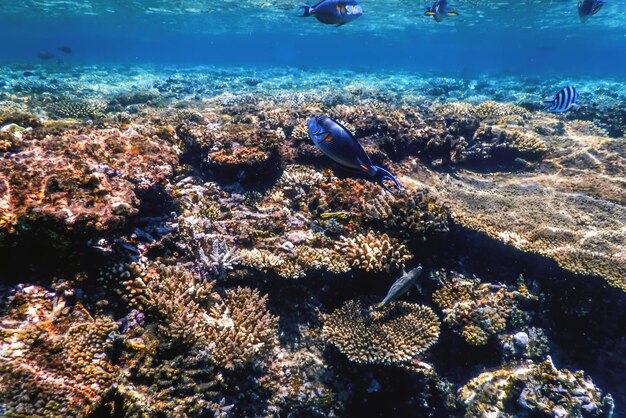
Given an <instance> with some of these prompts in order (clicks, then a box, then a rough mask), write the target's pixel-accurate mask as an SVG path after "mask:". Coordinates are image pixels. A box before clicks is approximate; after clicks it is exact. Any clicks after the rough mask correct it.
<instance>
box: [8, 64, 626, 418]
mask: <svg viewBox="0 0 626 418" xmlns="http://www.w3.org/2000/svg"><path fill="white" fill-rule="evenodd" d="M0 72H1V73H2V74H5V75H7V76H6V77H2V78H1V80H0V85H1V86H2V91H0V247H1V248H2V250H3V251H1V252H0V254H1V256H2V260H0V261H2V263H1V264H2V267H3V268H2V269H0V270H1V271H0V279H1V280H0V294H1V295H2V297H1V298H0V309H1V313H0V315H1V316H0V372H1V373H0V415H8V416H41V415H44V416H45V415H48V416H128V417H137V418H139V417H147V416H150V417H169V416H181V417H183V416H186V417H200V416H220V417H223V416H307V417H308V416H312V417H332V416H368V415H374V414H376V415H378V416H388V415H390V414H391V415H394V414H395V415H402V416H422V415H423V416H435V415H437V416H438V415H445V416H457V415H460V414H462V413H463V412H465V413H466V416H483V415H493V416H496V415H497V416H535V415H537V416H539V415H541V416H543V415H546V416H547V415H554V416H565V415H567V414H569V415H571V416H609V415H610V413H611V411H612V408H613V407H612V401H611V398H610V397H609V396H608V395H607V396H605V397H603V395H602V393H601V392H600V390H599V389H598V388H597V387H595V385H593V383H591V380H590V379H589V378H588V377H587V375H586V374H584V373H583V372H577V373H574V374H572V373H569V372H568V371H566V370H557V369H556V368H555V367H554V366H553V365H552V363H551V362H550V360H548V361H546V360H545V359H546V356H547V355H548V354H551V355H552V356H554V358H555V361H566V362H568V363H567V364H568V367H570V366H569V365H575V367H576V368H584V369H585V370H586V371H588V372H589V373H590V374H591V375H593V377H594V379H595V380H596V382H602V385H603V386H604V385H606V387H607V389H609V391H610V392H611V393H612V394H613V395H615V397H616V403H617V404H618V405H620V404H621V403H623V399H624V396H626V395H624V393H623V390H622V388H621V387H620V386H619V385H620V384H621V380H620V379H621V376H622V375H623V374H624V373H625V371H624V362H623V361H622V358H621V357H620V352H621V351H623V350H622V348H623V347H621V346H623V344H622V343H623V341H622V340H623V338H621V337H620V335H621V334H619V330H620V329H622V328H623V324H624V323H625V321H626V319H625V317H624V315H623V312H624V310H623V309H622V308H623V306H622V303H623V299H620V297H621V296H623V295H622V294H621V293H620V292H618V291H616V290H615V289H612V288H611V287H609V286H596V285H595V284H596V282H595V281H594V280H596V279H595V278H593V277H576V276H575V275H574V274H570V273H568V272H567V271H564V270H562V269H559V268H558V266H557V264H558V265H559V266H561V267H563V268H565V269H567V270H570V271H571V272H576V273H580V274H583V275H586V276H591V275H597V276H601V277H602V278H604V279H605V280H607V281H608V282H609V283H611V284H613V285H615V286H617V287H620V288H622V289H626V285H625V284H624V283H625V282H624V280H625V279H624V277H626V274H625V272H626V264H625V262H624V260H626V256H625V253H624V248H626V245H625V244H626V243H625V242H624V239H625V238H624V234H623V231H624V228H625V227H626V226H625V221H624V219H626V217H625V216H624V202H626V183H625V182H624V177H625V174H626V160H625V157H624V156H625V155H626V145H625V143H624V141H623V140H621V139H620V140H617V139H612V138H610V137H607V134H608V135H615V134H617V133H619V132H620V130H623V125H624V124H623V118H622V116H623V115H622V114H621V113H620V110H619V109H620V105H619V104H621V107H622V108H623V103H624V102H626V95H624V94H623V93H616V94H614V95H613V96H611V97H608V96H606V95H598V96H597V97H598V99H595V98H592V97H590V98H589V99H588V100H589V102H588V104H586V105H585V106H584V109H581V110H580V111H577V112H576V113H573V112H568V113H567V114H560V115H553V114H547V113H545V112H540V111H535V109H536V105H535V104H534V102H535V99H536V97H535V96H536V95H537V92H543V91H549V90H550V91H551V89H552V88H553V85H554V82H555V81H556V80H551V79H546V80H543V79H541V80H537V81H536V82H533V83H535V84H534V85H533V86H532V87H529V86H530V85H531V84H529V82H527V81H520V80H516V79H515V78H514V77H499V76H498V77H493V78H492V77H491V76H489V77H488V76H485V77H482V76H481V77H478V78H476V79H473V80H472V79H468V78H461V77H434V76H423V75H419V76H417V75H414V74H403V75H399V74H397V73H395V72H390V73H388V74H386V75H385V76H384V77H381V75H380V74H378V73H371V74H366V73H363V72H360V71H347V70H346V71H338V72H337V73H332V74H331V73H329V72H325V71H323V70H320V71H317V70H316V71H310V70H306V69H295V68H281V69H278V68H274V69H264V70H260V69H258V70H255V73H250V71H249V68H244V67H242V68H222V67H219V68H218V67H206V68H203V69H202V71H196V70H193V71H192V70H190V71H182V70H181V69H176V68H167V69H165V68H160V69H156V68H153V69H147V68H142V69H141V70H134V69H130V70H129V69H128V68H121V67H114V66H112V67H107V68H99V67H83V66H76V67H75V68H74V67H73V68H65V67H63V68H62V67H59V68H56V67H55V68H47V67H38V66H34V67H33V68H28V69H27V70H25V69H24V68H15V67H11V66H6V67H3V68H2V69H0ZM49 73H50V74H54V77H52V76H50V77H49V76H48V75H49ZM26 74H28V75H26ZM44 75H45V76H44ZM296 78H297V80H298V81H297V82H294V79H296ZM321 80H324V82H323V86H328V87H327V88H325V87H323V86H322V85H321V84H322V83H320V81H321ZM578 81H579V82H581V83H582V82H583V80H578ZM606 83H607V86H609V87H606V88H607V89H610V88H611V89H615V90H616V91H623V87H622V86H621V85H620V84H619V83H616V82H611V81H606ZM503 86H504V87H505V88H503ZM587 86H589V84H587ZM620 89H621V90H620ZM581 91H582V90H581ZM478 92H480V93H478ZM603 94H604V93H603ZM620 94H622V96H620ZM600 97H602V99H600ZM444 100H445V101H444ZM602 101H605V102H606V103H601V102H602ZM104 104H106V108H105V107H103V106H104ZM605 110H607V111H609V112H608V113H607V114H606V115H604V114H601V112H603V111H605ZM321 113H324V114H329V115H331V116H332V117H334V118H336V119H337V120H339V121H341V122H342V123H343V124H345V125H346V126H348V127H349V128H350V130H351V131H352V132H354V134H355V136H356V137H357V138H358V139H359V141H360V142H361V144H362V145H363V147H364V148H365V149H366V151H367V152H368V154H369V155H370V156H371V158H372V161H373V163H374V164H377V165H381V166H384V167H386V168H387V169H389V171H391V172H393V173H394V175H397V177H398V179H399V180H400V182H401V184H402V186H403V190H401V191H399V192H398V193H395V194H390V193H386V192H385V191H383V190H382V189H381V187H380V186H379V185H378V184H377V183H376V182H375V181H373V179H372V178H370V177H368V176H367V175H363V174H362V173H361V174H359V173H354V172H351V171H350V170H345V169H344V168H343V167H341V166H340V165H337V164H335V163H334V162H333V161H332V160H331V159H328V158H326V157H325V156H324V155H323V154H322V153H321V152H320V151H319V150H318V149H317V148H316V147H315V146H314V145H313V144H312V143H311V141H310V139H309V138H308V134H307V130H306V121H307V120H308V118H310V117H311V115H315V114H321ZM609 117H612V118H614V120H609ZM49 118H53V119H54V120H50V119H49ZM476 232H479V233H476ZM444 234H445V235H444ZM42 238H45V239H42ZM495 240H498V241H500V242H495ZM483 245H485V248H488V249H489V250H485V251H483ZM33 248H34V250H33ZM475 248H480V249H479V250H476V249H475ZM516 249H517V250H522V251H527V252H531V253H536V254H539V255H541V256H544V257H546V258H547V259H542V258H541V257H536V256H532V255H529V254H522V253H521V252H520V251H516ZM37 251H43V253H39V252H37ZM72 251H76V253H72ZM68 254H70V255H68ZM75 254H79V255H82V254H88V256H87V257H84V259H83V258H81V257H80V256H75ZM46 255H47V256H48V257H51V258H55V263H57V264H59V265H61V266H60V267H57V266H56V265H55V266H53V267H48V266H47V265H45V263H42V262H41V259H40V257H43V256H46ZM66 255H67V257H66ZM501 255H504V257H502V260H500V257H499V256H501ZM413 258H414V259H415V260H414V262H415V264H419V265H420V266H424V269H425V270H426V271H433V270H435V271H438V273H435V274H434V277H436V278H437V279H439V280H438V281H437V280H433V281H429V280H422V279H420V280H419V281H418V282H419V284H420V285H422V286H421V291H420V292H417V293H413V292H412V293H411V294H410V296H409V298H410V299H411V300H416V301H419V303H420V304H418V303H408V302H403V301H397V300H396V301H392V302H390V303H389V304H387V305H386V306H382V307H378V306H376V303H377V302H380V300H381V299H382V298H383V297H384V294H385V292H386V291H387V289H388V288H389V286H390V285H391V284H392V281H393V278H394V277H398V276H400V273H401V270H402V269H403V268H405V267H407V266H406V264H407V263H408V262H409V260H411V261H413ZM79 259H80V260H79ZM552 260H553V261H552ZM74 261H79V262H78V263H75V262H74ZM5 262H6V268H5ZM442 267H445V268H446V270H439V269H441V268H442ZM454 270H458V271H463V272H464V273H463V274H460V273H455V272H453V271H454ZM446 271H447V272H448V273H446ZM472 273H476V274H478V275H480V276H481V277H489V278H491V279H490V280H491V281H492V282H493V284H492V283H482V282H481V281H480V280H479V279H477V278H476V277H475V276H473V275H472ZM521 273H523V274H524V275H525V276H527V277H530V278H531V280H532V281H531V283H532V289H533V293H535V294H538V295H540V296H539V297H540V299H539V300H540V301H541V302H535V300H537V298H536V297H535V296H533V295H532V294H531V293H530V292H529V290H528V289H527V288H526V286H525V285H524V284H523V283H522V282H520V283H519V284H518V285H517V286H515V285H510V284H507V285H504V284H495V283H496V282H494V279H493V277H495V278H496V279H499V278H503V277H509V278H513V277H517V276H519V275H520V274H521ZM16 278H19V280H20V282H24V281H30V283H31V284H24V285H15V283H16V282H17V281H16ZM284 278H289V279H293V280H284ZM5 279H6V280H5ZM32 283H37V285H34V284H32ZM507 283H508V282H507ZM572 283H575V285H572ZM47 288H50V289H52V291H48V290H46V289H47ZM257 289H258V290H257ZM564 291H565V292H564ZM594 292H597V293H594ZM562 293H567V294H568V295H569V294H570V293H571V294H575V295H576V297H574V296H572V297H557V295H559V296H562ZM357 295H376V296H371V297H367V298H363V299H355V298H356V297H357ZM431 295H432V299H431ZM422 304H424V305H422ZM426 305H432V306H433V308H432V309H431V308H430V307H428V306H426ZM561 305H566V306H561ZM437 306H438V308H437ZM439 308H440V309H441V312H442V313H443V321H442V322H444V323H445V324H446V329H444V330H443V331H442V336H441V338H439V334H440V326H441V324H440V320H439V318H438V317H437V314H435V312H433V310H435V311H436V310H437V309H439ZM592 308H595V309H592ZM320 312H323V313H321V314H320ZM572 318H577V319H580V321H581V322H580V323H579V322H578V321H572ZM607 318H610V320H607ZM531 320H532V321H531ZM582 321H585V322H584V323H582ZM609 323H610V326H609ZM579 325H580V326H579ZM591 326H593V327H594V328H593V331H594V332H589V333H587V335H585V336H584V338H579V337H580V336H579V335H577V334H578V333H580V329H582V328H583V327H587V328H586V329H587V330H589V329H590V328H589V327H591ZM448 327H449V328H450V329H449V330H448V329H447V328H448ZM616 330H617V332H616ZM451 333H456V334H459V335H460V336H461V337H462V338H464V339H465V340H466V341H467V342H468V344H458V342H459V340H460V339H459V338H458V337H457V336H455V335H451ZM603 333H605V334H606V335H603ZM616 334H617V335H616ZM572 341H575V344H576V348H577V351H576V353H573V352H571V353H570V352H568V351H567V350H568V349H569V346H571V345H572ZM435 343H437V345H436V346H435V347H433V346H434V345H435ZM477 345H480V347H475V346H477ZM609 345H613V346H612V347H608V346H609ZM331 346H334V347H335V348H336V350H335V349H334V348H331ZM431 347H433V348H435V350H436V351H434V352H433V355H432V356H428V358H425V356H426V355H427V353H428V351H429V350H430V349H431ZM620 350H621V351H620ZM585 356H587V357H589V358H592V359H594V360H593V361H591V360H587V359H585ZM622 357H623V356H622ZM352 362H356V363H360V365H359V366H358V367H355V365H354V364H353V363H352ZM429 363H432V365H431V364H429ZM599 364H601V365H602V366H599ZM381 365H387V366H388V365H393V366H395V367H384V366H381ZM572 367H573V366H572ZM489 369H492V370H494V371H490V372H485V373H482V372H484V371H485V370H489ZM414 371H422V372H424V371H427V373H412V372H414ZM479 373H482V374H479ZM472 377H473V378H472ZM616 382H617V383H616ZM459 389H460V390H459ZM620 392H622V393H620ZM376 408H378V410H376ZM407 411H408V412H407Z"/></svg>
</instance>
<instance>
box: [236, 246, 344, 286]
mask: <svg viewBox="0 0 626 418" xmlns="http://www.w3.org/2000/svg"><path fill="white" fill-rule="evenodd" d="M291 252H292V253H291V255H288V254H274V253H272V252H270V251H268V250H260V249H256V248H255V249H252V250H240V252H239V256H240V257H241V264H243V265H246V266H248V267H253V268H255V269H257V270H262V271H269V270H273V271H275V272H276V274H278V275H279V276H282V277H285V278H289V279H297V278H300V277H304V275H305V273H306V272H307V271H311V270H324V269H325V270H328V271H330V272H332V273H343V272H346V271H348V270H350V265H349V264H348V263H347V262H346V260H345V259H344V257H342V256H341V255H340V253H338V252H337V251H335V250H332V249H330V248H315V247H311V246H309V245H298V246H297V247H295V249H293V250H291Z"/></svg>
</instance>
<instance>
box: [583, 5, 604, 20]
mask: <svg viewBox="0 0 626 418" xmlns="http://www.w3.org/2000/svg"><path fill="white" fill-rule="evenodd" d="M602 6H604V1H602V0H578V16H579V17H580V21H581V22H586V21H587V19H589V17H591V16H593V15H595V14H596V13H598V12H599V11H600V9H601V8H602Z"/></svg>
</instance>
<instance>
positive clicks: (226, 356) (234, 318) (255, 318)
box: [124, 264, 278, 368]
mask: <svg viewBox="0 0 626 418" xmlns="http://www.w3.org/2000/svg"><path fill="white" fill-rule="evenodd" d="M134 267H135V270H136V271H135V274H134V275H131V276H132V277H131V279H130V280H127V281H125V282H124V285H125V286H126V288H127V289H128V293H129V294H130V295H131V303H133V304H134V305H136V306H138V307H140V308H141V309H143V310H145V311H147V312H148V313H151V314H152V315H153V316H154V317H155V318H156V319H157V321H158V324H159V332H160V333H161V334H162V335H164V336H165V337H167V338H168V339H170V340H173V341H174V342H177V341H180V342H182V343H183V344H185V345H186V346H188V347H196V348H197V349H199V350H202V351H203V352H204V353H205V355H206V356H209V357H210V358H211V359H212V361H214V362H215V363H216V364H218V365H220V366H222V367H225V368H235V367H240V366H244V365H247V364H249V363H253V362H254V361H258V360H260V359H262V358H264V357H265V356H266V355H267V354H268V353H269V352H270V351H271V350H272V348H273V347H274V346H275V345H276V344H277V340H276V338H277V336H276V328H277V325H278V319H277V318H276V317H275V316H272V315H271V314H270V313H269V312H267V309H266V307H265V303H266V300H267V296H261V295H260V294H259V293H258V291H256V290H251V289H248V288H241V287H240V288H237V289H234V290H227V291H226V295H225V296H224V297H221V296H220V295H219V294H218V293H216V292H215V291H214V290H213V284H214V282H209V281H206V280H203V279H201V278H200V277H199V276H198V275H195V274H193V273H191V272H189V271H186V270H184V269H181V268H178V267H165V266H161V265H158V264H157V265H151V264H148V265H145V266H140V265H137V264H136V265H135V266H134ZM137 270H138V271H137ZM137 273H138V274H137Z"/></svg>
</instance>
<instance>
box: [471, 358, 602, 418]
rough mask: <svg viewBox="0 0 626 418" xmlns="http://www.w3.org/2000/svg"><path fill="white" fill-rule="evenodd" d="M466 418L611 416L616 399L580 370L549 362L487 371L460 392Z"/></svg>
mask: <svg viewBox="0 0 626 418" xmlns="http://www.w3.org/2000/svg"><path fill="white" fill-rule="evenodd" d="M459 400H460V402H461V403H462V405H463V406H464V407H465V408H466V413H465V416H466V417H468V418H469V417H485V416H498V417H526V416H528V417H530V416H542V417H543V416H545V417H611V416H612V414H613V408H614V405H613V399H612V397H611V395H610V394H603V393H602V391H601V390H600V389H598V388H597V387H596V386H595V385H594V384H593V381H592V380H591V379H590V378H589V377H588V376H586V375H585V373H584V372H582V371H578V372H576V373H571V372H570V371H568V370H565V369H561V370H559V369H557V368H556V367H555V366H554V363H553V362H552V360H551V359H550V357H548V359H547V360H546V361H544V362H541V363H533V362H532V361H530V360H528V361H526V362H525V363H520V364H518V365H512V366H509V367H505V368H502V369H498V370H495V371H490V372H485V373H482V374H480V375H479V376H477V377H475V378H473V379H472V380H470V381H469V382H468V383H467V384H466V385H465V386H463V387H462V388H461V389H460V390H459Z"/></svg>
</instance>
